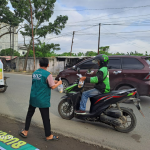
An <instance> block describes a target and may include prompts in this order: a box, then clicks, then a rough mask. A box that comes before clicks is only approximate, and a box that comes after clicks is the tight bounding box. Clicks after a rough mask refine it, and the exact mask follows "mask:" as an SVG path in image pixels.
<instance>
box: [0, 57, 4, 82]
mask: <svg viewBox="0 0 150 150" xmlns="http://www.w3.org/2000/svg"><path fill="white" fill-rule="evenodd" d="M0 85H4V74H3V63H2V61H1V60H0Z"/></svg>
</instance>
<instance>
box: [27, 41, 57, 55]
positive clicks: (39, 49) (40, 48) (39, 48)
mask: <svg viewBox="0 0 150 150" xmlns="http://www.w3.org/2000/svg"><path fill="white" fill-rule="evenodd" d="M59 46H60V45H59V44H54V43H51V44H45V42H44V43H41V42H40V41H39V44H38V45H36V46H35V56H36V57H51V56H56V55H57V54H55V53H54V52H55V51H57V50H60V47H59ZM25 56H26V55H25ZM29 57H33V51H30V52H29Z"/></svg>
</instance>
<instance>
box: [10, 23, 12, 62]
mask: <svg viewBox="0 0 150 150" xmlns="http://www.w3.org/2000/svg"><path fill="white" fill-rule="evenodd" d="M10 56H11V59H12V52H11V25H10Z"/></svg>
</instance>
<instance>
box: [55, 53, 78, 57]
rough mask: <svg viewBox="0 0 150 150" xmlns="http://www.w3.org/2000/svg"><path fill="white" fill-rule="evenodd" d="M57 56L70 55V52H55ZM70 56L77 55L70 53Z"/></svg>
mask: <svg viewBox="0 0 150 150" xmlns="http://www.w3.org/2000/svg"><path fill="white" fill-rule="evenodd" d="M57 56H70V52H64V53H62V54H57ZM71 56H77V55H76V54H75V53H71Z"/></svg>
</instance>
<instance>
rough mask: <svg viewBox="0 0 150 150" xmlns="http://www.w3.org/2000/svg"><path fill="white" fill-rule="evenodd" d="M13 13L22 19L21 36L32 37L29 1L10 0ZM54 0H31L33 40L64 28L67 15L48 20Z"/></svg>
mask: <svg viewBox="0 0 150 150" xmlns="http://www.w3.org/2000/svg"><path fill="white" fill-rule="evenodd" d="M10 2H11V4H12V6H13V8H14V12H15V15H16V16H17V17H20V18H23V19H24V25H23V27H24V31H21V34H22V35H23V36H29V37H32V32H31V31H32V28H31V17H30V9H29V8H30V3H29V0H10ZM55 2H56V0H31V5H32V18H33V22H34V36H35V40H38V39H39V38H42V37H44V38H45V37H46V35H47V34H51V33H55V34H56V35H58V34H60V33H61V30H62V29H63V28H65V24H66V22H67V20H68V17H67V16H62V15H60V16H57V18H56V20H54V22H53V23H52V22H49V19H50V18H51V16H52V14H53V9H54V3H55ZM31 44H32V39H31V40H30V42H29V45H28V51H27V55H26V60H25V64H24V71H25V70H26V66H27V58H28V54H29V52H30V49H31Z"/></svg>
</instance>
